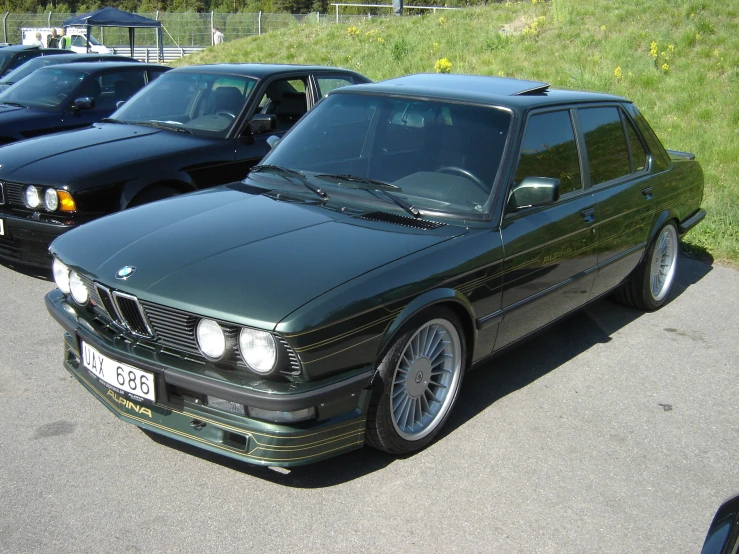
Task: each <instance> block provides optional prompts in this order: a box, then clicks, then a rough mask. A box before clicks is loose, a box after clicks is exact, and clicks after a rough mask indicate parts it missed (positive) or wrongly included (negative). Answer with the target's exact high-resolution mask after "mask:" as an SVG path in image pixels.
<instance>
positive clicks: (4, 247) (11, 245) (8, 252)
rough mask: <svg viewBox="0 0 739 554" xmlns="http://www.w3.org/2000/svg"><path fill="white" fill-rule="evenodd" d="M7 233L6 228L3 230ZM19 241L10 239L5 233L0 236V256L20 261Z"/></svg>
mask: <svg viewBox="0 0 739 554" xmlns="http://www.w3.org/2000/svg"><path fill="white" fill-rule="evenodd" d="M5 232H6V233H7V230H6V231H5ZM21 255H22V251H21V241H19V240H15V239H11V238H9V237H8V236H7V235H6V236H0V256H2V257H3V258H9V259H11V260H17V261H21Z"/></svg>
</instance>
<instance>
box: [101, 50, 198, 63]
mask: <svg viewBox="0 0 739 554" xmlns="http://www.w3.org/2000/svg"><path fill="white" fill-rule="evenodd" d="M108 48H110V50H111V52H113V53H114V54H118V55H120V56H130V55H131V47H130V46H109V47H108ZM204 49H205V46H184V47H182V48H178V47H173V46H166V47H164V48H163V49H162V50H163V54H164V60H163V61H164V63H167V62H171V61H174V60H178V59H180V58H182V57H183V56H187V55H188V54H193V53H195V52H200V51H201V50H204ZM158 56H159V52H158V51H157V47H156V46H137V47H135V48H134V49H133V57H134V58H136V59H137V60H139V61H141V62H149V63H159V59H158Z"/></svg>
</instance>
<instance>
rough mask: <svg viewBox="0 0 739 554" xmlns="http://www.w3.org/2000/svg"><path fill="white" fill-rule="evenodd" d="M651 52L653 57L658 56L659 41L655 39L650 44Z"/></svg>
mask: <svg viewBox="0 0 739 554" xmlns="http://www.w3.org/2000/svg"><path fill="white" fill-rule="evenodd" d="M649 53H650V54H651V55H652V57H653V58H655V59H656V58H657V43H656V42H655V41H652V42H651V44H650V45H649Z"/></svg>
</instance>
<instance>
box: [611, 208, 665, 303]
mask: <svg viewBox="0 0 739 554" xmlns="http://www.w3.org/2000/svg"><path fill="white" fill-rule="evenodd" d="M678 242H679V240H678V237H677V229H676V228H675V224H674V223H672V222H670V223H666V224H665V225H664V226H663V227H662V228H661V229H660V230H659V232H658V233H657V234H656V235H655V237H654V240H652V242H651V244H650V245H649V248H648V249H647V252H646V253H645V255H644V259H643V260H642V261H641V262H640V263H639V265H638V266H637V267H636V269H634V272H633V273H632V274H631V276H630V277H629V279H628V280H627V281H626V282H624V283H623V284H622V285H621V286H620V287H619V288H618V289H617V290H616V292H615V294H614V299H615V300H616V301H618V302H620V303H621V304H625V305H627V306H631V307H632V308H637V309H640V310H646V311H648V312H652V311H654V310H658V309H659V308H661V307H662V306H663V305H664V304H665V302H667V298H668V297H669V295H670V290H671V289H672V283H673V282H674V280H675V273H676V271H677V261H678V257H679V256H678Z"/></svg>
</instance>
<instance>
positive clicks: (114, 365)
mask: <svg viewBox="0 0 739 554" xmlns="http://www.w3.org/2000/svg"><path fill="white" fill-rule="evenodd" d="M82 365H84V366H85V367H86V368H87V369H88V371H89V372H90V373H92V374H93V375H94V376H95V377H97V378H98V379H100V380H101V381H103V382H104V383H106V384H108V385H110V386H112V387H113V388H115V389H117V390H121V391H123V392H124V393H126V394H127V395H128V396H131V397H133V398H135V399H137V400H138V399H141V398H143V399H146V400H150V401H151V402H154V401H155V400H156V397H155V396H154V374H153V373H150V372H148V371H142V370H140V369H137V368H135V367H131V366H130V365H126V364H123V363H121V362H117V361H116V360H112V359H110V358H108V357H107V356H103V355H102V354H101V353H100V352H98V350H97V349H96V348H93V347H92V346H90V345H89V344H87V343H86V342H84V341H82Z"/></svg>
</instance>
